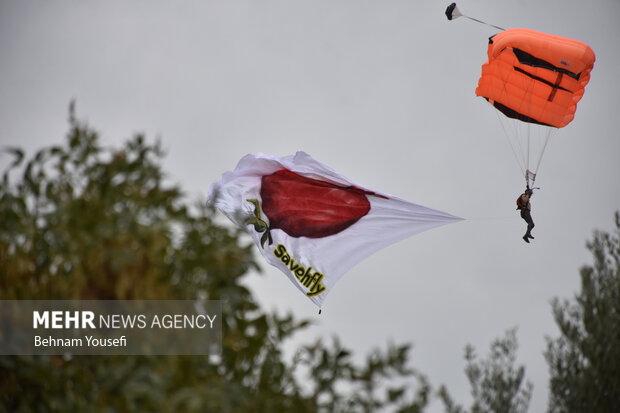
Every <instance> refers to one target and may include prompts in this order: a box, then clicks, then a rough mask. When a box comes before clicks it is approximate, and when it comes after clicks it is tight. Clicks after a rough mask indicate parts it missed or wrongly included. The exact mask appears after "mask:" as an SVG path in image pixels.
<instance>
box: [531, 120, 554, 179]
mask: <svg viewBox="0 0 620 413" xmlns="http://www.w3.org/2000/svg"><path fill="white" fill-rule="evenodd" d="M552 131H553V129H551V128H549V129H547V130H546V133H545V139H544V143H543V146H542V149H541V150H540V156H539V157H538V162H537V163H536V169H535V170H534V172H536V173H538V168H539V167H540V163H541V162H542V158H543V155H544V154H545V150H546V149H547V144H548V143H549V139H550V138H551V132H552ZM536 173H535V174H534V179H536ZM534 179H532V183H534Z"/></svg>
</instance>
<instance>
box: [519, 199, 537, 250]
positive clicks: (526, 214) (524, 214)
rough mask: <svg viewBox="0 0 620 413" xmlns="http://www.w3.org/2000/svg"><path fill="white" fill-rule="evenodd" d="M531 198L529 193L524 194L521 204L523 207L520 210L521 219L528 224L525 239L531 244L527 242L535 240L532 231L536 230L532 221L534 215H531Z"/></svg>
mask: <svg viewBox="0 0 620 413" xmlns="http://www.w3.org/2000/svg"><path fill="white" fill-rule="evenodd" d="M530 196H531V194H527V193H524V194H522V195H521V202H522V205H523V206H521V207H520V208H519V209H520V210H521V218H523V220H524V221H525V222H527V231H526V232H525V235H524V236H523V239H524V240H525V241H526V242H529V241H528V240H527V239H528V238H534V237H533V236H532V229H533V228H534V220H533V219H532V214H531V213H530V209H531V204H530Z"/></svg>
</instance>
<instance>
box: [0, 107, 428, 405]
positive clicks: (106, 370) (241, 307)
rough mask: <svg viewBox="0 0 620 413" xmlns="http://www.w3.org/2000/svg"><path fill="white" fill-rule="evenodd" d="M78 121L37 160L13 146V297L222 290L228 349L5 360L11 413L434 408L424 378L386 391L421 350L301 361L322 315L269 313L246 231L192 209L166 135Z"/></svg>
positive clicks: (1, 227)
mask: <svg viewBox="0 0 620 413" xmlns="http://www.w3.org/2000/svg"><path fill="white" fill-rule="evenodd" d="M69 122H70V131H69V133H68V135H67V139H66V142H65V143H64V144H63V145H58V146H53V147H51V148H45V149H42V150H40V151H38V152H37V153H36V154H35V155H34V156H33V157H32V158H30V159H27V157H26V156H25V154H24V153H23V151H22V150H20V149H17V148H9V149H6V150H5V154H3V155H4V156H7V155H8V156H9V157H11V158H9V159H10V162H9V164H8V167H7V168H6V169H5V171H4V172H3V175H2V182H1V183H0V299H4V300H7V299H29V300H33V299H34V300H38V299H46V300H70V299H71V300H85V299H94V300H103V299H109V300H117V299H123V300H133V299H143V300H146V299H171V300H181V299H195V298H201V299H221V300H222V316H223V321H222V322H223V328H222V330H223V338H222V347H223V353H222V355H221V357H217V358H216V357H197V356H192V357H190V356H166V357H161V356H152V357H147V356H140V357H133V356H132V357H121V356H114V357H109V356H105V357H104V356H75V357H70V356H66V357H62V356H36V357H30V356H19V357H18V356H3V357H0V411H15V412H31V411H50V410H51V411H110V412H112V411H201V412H204V411H208V412H250V411H252V412H288V411H297V412H299V413H301V412H316V411H332V410H333V409H331V407H333V408H334V409H335V410H341V411H370V410H372V409H374V408H381V407H383V406H395V405H398V406H399V407H400V408H402V409H405V408H406V407H412V408H413V407H415V406H419V407H420V410H412V409H410V410H406V411H421V408H422V407H423V406H424V405H425V404H426V396H427V394H428V385H427V384H426V382H425V381H424V380H423V377H422V376H419V375H416V377H419V378H420V380H421V383H422V386H421V389H420V391H419V392H418V393H417V394H416V395H412V396H409V397H410V399H409V400H405V397H406V396H407V392H406V388H405V386H404V385H403V386H401V387H395V388H390V389H389V390H387V395H386V396H385V397H384V398H378V397H376V396H375V395H374V393H375V391H376V390H377V388H378V387H379V385H380V384H381V385H385V386H387V385H388V384H386V380H388V379H391V378H406V377H409V375H410V372H409V370H407V369H406V368H405V365H406V362H407V357H406V354H407V347H394V348H393V347H390V349H388V351H387V352H386V353H385V354H383V353H381V352H377V353H376V354H374V355H373V356H371V357H370V358H369V360H368V364H367V365H366V366H361V367H360V366H355V365H353V364H352V362H351V354H350V352H349V351H347V350H344V349H342V348H341V347H340V345H339V344H338V343H337V342H336V344H335V345H334V347H333V348H331V347H327V346H324V345H323V344H322V343H321V342H317V343H316V344H314V345H313V346H309V347H303V348H301V349H300V350H299V351H298V353H297V356H296V359H295V360H294V361H293V362H289V363H287V362H286V360H285V358H284V352H283V346H284V343H285V342H286V340H287V339H289V338H290V337H291V336H292V335H293V334H295V333H296V332H297V331H299V330H301V329H304V328H306V327H307V326H308V325H309V323H308V321H306V320H297V319H295V318H294V317H293V316H292V315H290V314H288V315H284V316H279V315H276V314H268V313H265V312H264V311H263V310H262V309H261V308H260V307H259V306H258V304H257V302H256V301H255V300H254V297H253V296H252V294H251V292H250V291H249V290H248V289H247V288H246V287H244V286H243V284H242V278H243V276H244V275H245V274H246V273H247V272H248V270H250V269H252V268H258V267H257V264H256V263H255V261H254V257H253V255H252V252H253V250H254V247H253V245H251V244H247V245H241V239H242V238H241V237H240V236H241V230H239V229H230V228H225V227H222V226H218V225H216V224H215V222H214V218H215V216H214V214H215V212H214V211H213V210H212V209H210V208H209V207H207V206H205V205H204V203H202V204H198V205H188V203H187V201H186V200H185V199H184V197H183V194H182V191H181V189H180V188H179V187H178V186H175V185H172V184H169V183H168V182H167V180H166V177H165V175H164V173H163V171H162V166H161V161H162V158H163V153H162V150H161V147H160V145H159V144H153V145H151V144H149V143H147V142H146V140H145V139H144V137H143V136H135V137H133V138H132V139H130V140H129V141H128V142H126V143H125V144H124V146H122V147H121V148H120V149H108V148H104V147H102V145H101V144H100V142H99V137H98V134H97V133H96V132H95V131H93V130H92V129H91V128H90V127H89V126H88V125H86V124H85V123H84V122H81V121H79V120H77V119H76V117H75V114H74V108H73V106H72V107H71V110H70V117H69ZM302 369H306V372H307V373H308V374H306V375H305V377H304V378H303V379H300V378H299V377H300V375H301V374H302V372H301V370H302ZM347 389H350V390H351V392H348V391H347ZM358 389H359V391H360V392H361V391H363V393H358V392H357V390H358ZM403 411H405V410H403Z"/></svg>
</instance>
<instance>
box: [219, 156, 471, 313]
mask: <svg viewBox="0 0 620 413" xmlns="http://www.w3.org/2000/svg"><path fill="white" fill-rule="evenodd" d="M209 203H210V204H212V205H214V206H215V207H217V208H218V209H219V210H220V211H222V212H223V213H224V214H225V215H226V216H228V218H230V219H231V220H232V221H233V222H235V223H236V224H238V225H240V226H242V227H244V228H246V229H247V230H248V231H249V233H250V234H251V235H252V237H253V239H254V242H255V243H256V246H257V247H258V249H259V251H260V252H261V254H262V255H263V257H264V258H265V260H266V261H267V262H268V263H270V264H271V265H273V266H275V267H277V268H278V269H280V270H281V271H282V272H283V273H284V274H285V275H286V276H287V277H288V278H289V279H290V280H291V282H292V283H293V284H295V286H296V287H297V288H298V289H299V290H300V291H302V292H303V293H304V294H305V295H306V296H307V297H308V298H309V299H310V300H311V301H312V302H314V303H315V304H316V305H318V306H319V307H320V306H321V305H322V304H323V300H325V297H326V296H327V294H328V293H329V292H330V291H331V289H332V287H333V286H334V284H336V282H337V281H338V280H339V279H340V277H342V276H343V275H344V273H346V272H347V271H348V270H349V269H351V268H352V267H353V266H354V265H355V264H357V263H358V262H360V261H361V260H363V259H364V258H366V257H368V256H369V255H370V254H372V253H374V252H376V251H378V250H380V249H382V248H384V247H386V246H388V245H390V244H393V243H395V242H397V241H399V240H402V239H404V238H406V237H409V236H412V235H414V234H417V233H420V232H422V231H426V230H429V229H431V228H435V227H438V226H441V225H444V224H448V223H451V222H456V221H460V220H461V218H459V217H456V216H453V215H450V214H447V213H445V212H441V211H438V210H435V209H431V208H428V207H425V206H422V205H418V204H414V203H413V202H409V201H405V200H403V199H400V198H397V197H395V196H392V195H388V194H384V193H380V192H377V191H373V190H369V189H366V188H364V187H362V186H360V185H357V184H355V183H353V182H352V181H350V180H349V179H347V178H345V177H344V176H342V175H340V174H339V173H337V172H336V171H334V170H333V169H331V168H330V167H328V166H327V165H324V164H322V163H321V162H319V161H317V160H315V159H314V158H312V157H311V156H310V155H308V154H307V153H305V152H297V153H296V154H294V155H291V156H285V157H277V156H272V155H266V154H257V155H246V156H245V157H243V158H242V159H241V160H240V161H239V163H238V165H237V167H236V168H235V169H234V170H233V171H229V172H226V173H224V174H223V175H222V178H221V180H220V181H219V182H216V183H214V184H213V185H212V186H211V188H210V190H209Z"/></svg>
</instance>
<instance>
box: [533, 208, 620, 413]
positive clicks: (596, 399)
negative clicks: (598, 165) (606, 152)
mask: <svg viewBox="0 0 620 413" xmlns="http://www.w3.org/2000/svg"><path fill="white" fill-rule="evenodd" d="M615 225H616V228H615V231H614V233H612V234H609V233H604V232H599V231H597V232H595V233H594V239H593V240H592V241H591V242H589V243H588V244H587V247H588V249H589V250H590V251H591V252H592V255H593V257H594V264H593V265H592V266H584V267H583V268H582V269H581V271H580V275H581V291H580V292H579V294H577V296H576V297H575V300H574V301H572V302H569V301H567V300H564V301H560V300H558V299H555V300H554V301H553V302H552V307H553V315H554V318H555V321H556V323H557V325H558V327H559V329H560V332H561V336H560V337H558V338H555V339H548V340H547V352H546V353H545V357H546V359H547V363H548V365H549V369H550V376H551V378H550V393H551V394H550V398H549V406H548V411H549V412H551V413H560V412H562V413H564V412H566V413H569V412H586V411H587V412H593V413H597V412H601V413H604V412H618V411H620V212H616V215H615Z"/></svg>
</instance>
